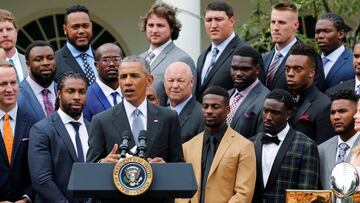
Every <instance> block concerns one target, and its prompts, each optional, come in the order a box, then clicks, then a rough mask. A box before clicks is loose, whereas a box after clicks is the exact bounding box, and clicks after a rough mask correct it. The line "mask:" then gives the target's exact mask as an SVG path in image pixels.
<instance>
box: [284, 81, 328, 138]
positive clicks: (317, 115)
mask: <svg viewBox="0 0 360 203" xmlns="http://www.w3.org/2000/svg"><path fill="white" fill-rule="evenodd" d="M301 97H302V99H301V100H302V103H301V104H300V107H299V108H297V109H296V110H295V111H293V114H292V116H291V118H290V124H291V125H292V127H293V128H294V129H296V130H297V131H300V132H302V133H304V134H305V135H307V136H308V137H310V138H311V139H313V140H314V141H315V142H316V143H317V144H321V143H322V142H325V141H326V140H328V139H330V138H331V137H332V136H333V135H334V129H333V127H332V125H331V122H330V105H331V102H330V99H329V97H328V96H326V95H325V94H324V93H322V92H320V91H319V90H318V89H317V88H316V87H315V86H314V85H313V86H311V87H309V88H308V89H307V90H305V91H304V93H303V95H301Z"/></svg>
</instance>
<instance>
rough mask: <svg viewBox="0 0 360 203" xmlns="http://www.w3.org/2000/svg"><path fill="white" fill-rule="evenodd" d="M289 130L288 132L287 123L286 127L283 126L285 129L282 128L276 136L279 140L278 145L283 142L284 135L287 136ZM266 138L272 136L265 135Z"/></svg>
mask: <svg viewBox="0 0 360 203" xmlns="http://www.w3.org/2000/svg"><path fill="white" fill-rule="evenodd" d="M289 130H290V126H289V123H287V124H286V126H285V128H283V129H282V130H281V131H280V132H279V133H278V134H277V136H278V138H279V140H280V144H281V143H282V142H283V141H284V139H285V137H286V135H287V134H288V132H289ZM266 136H273V135H270V134H268V133H266ZM272 144H274V143H272Z"/></svg>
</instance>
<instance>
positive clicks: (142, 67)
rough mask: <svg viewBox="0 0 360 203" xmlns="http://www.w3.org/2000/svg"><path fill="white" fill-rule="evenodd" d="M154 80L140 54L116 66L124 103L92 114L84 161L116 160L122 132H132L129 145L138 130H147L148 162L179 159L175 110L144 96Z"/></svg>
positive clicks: (178, 133) (177, 122) (179, 148)
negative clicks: (118, 66)
mask: <svg viewBox="0 0 360 203" xmlns="http://www.w3.org/2000/svg"><path fill="white" fill-rule="evenodd" d="M152 81H153V77H152V75H150V67H149V64H148V63H147V62H146V61H145V59H143V58H142V57H139V56H129V57H126V58H125V59H124V60H123V61H122V63H121V65H120V69H119V84H120V89H121V92H122V94H123V96H124V99H123V102H122V103H121V104H119V105H116V106H114V107H112V108H110V109H108V110H106V111H104V112H101V113H99V114H98V115H96V116H94V117H93V120H92V128H91V132H90V137H89V145H90V146H89V151H88V154H87V161H89V162H101V163H115V162H117V161H118V160H119V158H120V155H119V154H116V152H118V146H119V144H121V142H122V134H123V132H124V131H126V130H127V131H129V132H132V136H131V137H130V144H129V147H130V149H132V148H133V147H134V146H135V145H137V144H138V135H139V132H140V131H141V130H146V131H147V153H146V156H145V157H146V158H147V159H148V161H149V162H178V161H181V160H182V148H181V140H180V132H181V130H180V124H179V120H178V117H177V114H176V112H175V111H172V110H170V109H168V108H165V107H161V106H158V105H154V104H152V103H150V102H148V101H147V100H146V99H145V96H146V87H148V86H150V85H151V83H152Z"/></svg>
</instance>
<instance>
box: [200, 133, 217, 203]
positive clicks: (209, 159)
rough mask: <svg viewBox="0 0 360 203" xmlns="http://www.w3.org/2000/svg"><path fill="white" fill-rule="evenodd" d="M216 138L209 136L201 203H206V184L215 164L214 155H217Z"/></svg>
mask: <svg viewBox="0 0 360 203" xmlns="http://www.w3.org/2000/svg"><path fill="white" fill-rule="evenodd" d="M215 141H216V140H215V137H214V136H209V139H208V148H207V153H206V160H205V167H204V172H203V176H202V181H201V182H202V185H201V200H200V202H201V203H205V191H206V190H205V188H206V182H207V178H208V176H209V171H210V168H211V164H212V162H213V159H214V155H215Z"/></svg>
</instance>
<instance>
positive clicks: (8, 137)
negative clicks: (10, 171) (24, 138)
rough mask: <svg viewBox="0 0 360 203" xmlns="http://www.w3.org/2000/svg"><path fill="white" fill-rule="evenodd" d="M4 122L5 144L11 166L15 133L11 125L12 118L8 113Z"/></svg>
mask: <svg viewBox="0 0 360 203" xmlns="http://www.w3.org/2000/svg"><path fill="white" fill-rule="evenodd" d="M3 121H4V126H3V133H4V135H3V138H4V144H5V149H6V153H7V157H8V160H9V163H10V164H11V153H12V148H13V142H14V136H13V131H12V129H11V125H10V116H9V114H8V113H6V114H5V115H4V117H3Z"/></svg>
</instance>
